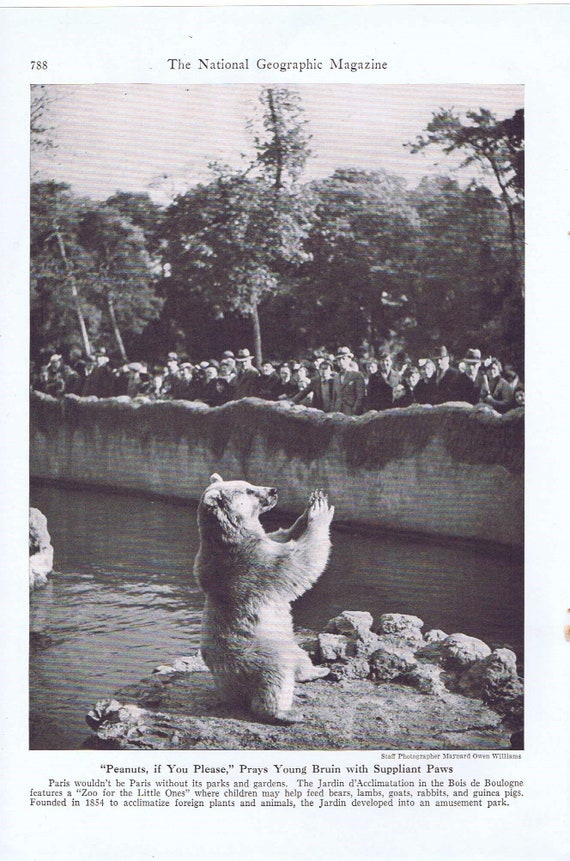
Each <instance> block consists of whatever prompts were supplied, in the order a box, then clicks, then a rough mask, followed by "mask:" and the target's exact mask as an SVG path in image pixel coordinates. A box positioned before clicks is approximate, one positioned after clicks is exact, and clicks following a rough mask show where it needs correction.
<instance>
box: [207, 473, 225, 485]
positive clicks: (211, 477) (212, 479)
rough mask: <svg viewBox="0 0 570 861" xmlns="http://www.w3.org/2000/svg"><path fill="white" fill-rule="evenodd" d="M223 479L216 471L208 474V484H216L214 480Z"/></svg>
mask: <svg viewBox="0 0 570 861" xmlns="http://www.w3.org/2000/svg"><path fill="white" fill-rule="evenodd" d="M223 480H224V479H223V478H222V476H221V475H218V473H217V472H213V473H212V475H211V476H210V484H216V482H218V481H223Z"/></svg>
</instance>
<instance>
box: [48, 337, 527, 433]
mask: <svg viewBox="0 0 570 861" xmlns="http://www.w3.org/2000/svg"><path fill="white" fill-rule="evenodd" d="M32 387H33V388H34V389H36V390H38V391H42V392H45V393H46V394H50V395H53V396H55V397H61V396H63V395H65V394H75V395H79V396H81V397H90V396H95V397H98V398H108V397H117V396H120V395H123V396H124V395H126V396H128V397H130V398H141V397H144V398H147V399H151V400H165V399H172V400H189V401H202V402H203V403H205V404H208V405H209V406H212V407H216V406H221V405H222V404H225V403H227V402H228V401H235V400H239V399H240V398H245V397H257V398H263V399H264V400H269V401H288V402H290V403H293V404H303V405H304V406H308V407H314V408H316V409H319V410H323V411H324V412H340V413H344V414H345V415H351V416H358V415H362V414H363V413H365V412H368V411H370V410H386V409H392V408H395V407H406V406H410V405H412V404H432V405H435V404H442V403H448V402H450V401H460V402H464V403H465V402H466V403H468V404H472V405H476V404H479V403H483V404H487V405H488V406H490V407H492V408H493V409H494V410H496V411H497V412H499V413H505V412H508V411H509V410H511V409H513V408H515V407H517V406H522V405H524V386H523V384H522V382H521V380H520V379H519V376H518V374H517V372H516V371H515V370H514V368H512V367H509V366H505V367H503V365H502V363H501V362H500V361H499V359H497V358H496V357H494V356H488V357H486V358H483V357H482V355H481V351H480V350H479V349H475V348H470V349H468V350H466V351H465V356H463V357H462V358H461V359H460V360H459V361H458V362H457V363H455V364H454V363H453V362H452V358H451V356H450V355H449V352H448V350H447V348H446V347H444V346H439V347H437V348H436V349H434V350H432V351H430V353H429V355H426V356H425V357H423V358H419V359H417V360H416V361H413V360H412V359H411V358H410V357H409V356H408V355H407V354H405V353H402V352H400V353H398V354H396V355H395V356H394V355H392V354H391V353H390V352H388V351H381V352H380V353H379V354H378V355H377V356H371V355H370V354H369V353H367V352H365V351H361V355H360V357H359V358H358V359H357V358H356V357H355V356H354V354H353V352H352V351H351V350H350V348H349V347H340V348H339V349H338V350H337V351H336V353H328V352H327V351H326V350H324V349H322V350H317V351H315V352H314V353H313V354H312V355H311V357H310V358H309V359H306V360H303V361H286V362H269V361H264V362H262V364H261V365H260V367H259V369H258V368H256V367H255V366H254V362H253V356H252V355H251V353H250V351H249V350H248V349H242V350H239V352H237V354H234V353H233V352H232V351H231V350H226V351H225V352H224V353H223V355H222V356H221V357H220V358H219V359H209V360H203V361H200V362H191V361H189V360H187V359H186V358H185V357H182V356H179V355H178V354H177V353H174V352H171V353H169V354H168V356H167V359H166V361H165V362H164V363H163V364H161V365H158V366H154V367H151V366H149V365H148V364H147V363H145V362H128V363H125V364H122V365H120V366H117V367H114V366H113V364H112V362H111V361H110V358H109V356H108V355H107V352H106V350H105V349H104V348H101V349H98V350H96V351H95V354H94V355H93V356H91V357H89V358H87V359H86V358H85V357H84V356H82V355H81V354H80V353H79V352H78V351H77V352H72V353H71V354H70V356H69V359H68V361H67V362H65V361H64V360H63V357H62V355H60V354H58V353H54V354H53V355H52V356H51V357H50V358H49V361H48V362H47V363H46V364H45V365H42V366H41V367H40V369H39V370H38V371H36V372H34V373H33V378H32Z"/></svg>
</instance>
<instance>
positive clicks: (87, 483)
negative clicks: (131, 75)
mask: <svg viewBox="0 0 570 861" xmlns="http://www.w3.org/2000/svg"><path fill="white" fill-rule="evenodd" d="M199 62H202V63H205V62H206V61H205V60H200V61H199ZM213 62H214V61H212V60H208V63H213ZM218 62H221V61H218ZM224 62H225V63H226V65H227V64H228V61H224ZM236 62H242V61H236ZM266 65H268V66H271V64H270V63H269V61H266ZM30 231H31V245H30V285H31V298H30V320H31V334H30V345H31V357H30V358H31V384H30V385H31V409H30V475H31V489H30V505H31V509H30V554H31V555H30V588H31V589H32V593H31V604H30V607H31V609H30V623H31V651H30V747H31V748H32V749H79V748H82V747H85V746H95V747H96V748H99V749H100V748H102V747H103V748H104V747H105V746H108V747H109V748H111V749H169V748H175V749H177V750H181V749H182V750H184V749H192V748H198V749H231V750H235V749H259V750H267V749H293V750H313V749H317V750H333V751H334V750H341V749H373V750H384V749H394V750H402V749H411V750H414V749H428V750H433V749H437V750H440V749H441V750H447V749H449V750H465V749H469V750H471V749H482V750H483V749H491V750H504V749H521V748H522V746H523V674H524V625H523V613H524V601H523V597H524V572H523V478H524V475H523V429H524V403H525V388H524V298H523V297H524V90H523V87H522V86H505V85H502V86H500V85H489V86H482V85H478V86H474V85H445V86H423V85H419V86H418V85H409V86H406V85H395V86H389V85H386V86H374V85H335V86H331V85H312V86H311V85H301V86H285V85H281V84H271V83H268V84H267V85H259V86H258V85H246V86H240V85H219V86H215V85H211V86H208V85H194V86H186V87H182V86H166V85H148V84H140V85H133V84H124V85H119V84H112V85H108V84H103V85H80V86H70V85H60V86H57V85H37V86H32V88H31V196H30ZM262 515H263V516H262ZM260 517H261V520H260Z"/></svg>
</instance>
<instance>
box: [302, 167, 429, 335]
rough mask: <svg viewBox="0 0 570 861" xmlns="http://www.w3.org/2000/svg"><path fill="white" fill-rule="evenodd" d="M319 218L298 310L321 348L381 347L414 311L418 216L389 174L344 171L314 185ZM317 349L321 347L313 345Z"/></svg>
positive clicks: (401, 183)
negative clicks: (411, 289) (411, 293)
mask: <svg viewBox="0 0 570 861" xmlns="http://www.w3.org/2000/svg"><path fill="white" fill-rule="evenodd" d="M312 192H313V194H314V196H315V198H316V201H317V203H316V210H315V220H314V224H313V228H312V231H311V235H310V240H309V244H308V248H309V250H310V251H311V254H312V261H311V262H308V263H307V264H306V265H305V266H304V267H303V272H302V286H301V287H300V289H299V291H298V293H297V297H296V307H298V313H299V316H300V317H301V319H302V324H303V325H304V326H305V328H306V329H307V330H310V329H311V328H313V330H314V327H315V322H316V321H317V320H318V331H319V334H318V338H319V343H321V342H324V343H330V344H336V345H337V346H338V345H339V344H342V343H348V344H353V345H354V344H357V343H360V342H362V341H366V342H368V343H369V344H375V345H377V344H378V343H380V342H384V341H387V340H390V339H391V338H392V336H393V333H394V331H395V330H396V329H397V328H398V323H399V320H400V319H401V318H402V316H404V315H405V314H406V307H407V301H408V300H407V285H408V283H409V278H410V271H409V270H410V267H411V265H412V263H413V250H414V239H415V234H416V221H417V217H416V214H415V212H414V210H413V208H412V207H411V206H410V205H409V203H408V202H407V199H406V198H407V191H406V187H405V183H404V181H403V180H401V179H400V178H399V177H396V176H394V175H393V174H390V173H388V172H387V171H383V170H378V171H372V172H367V171H362V170H357V169H342V170H337V171H335V173H334V174H333V175H332V176H331V177H328V178H327V179H324V180H321V181H318V182H315V183H313V184H312ZM313 346H314V345H313Z"/></svg>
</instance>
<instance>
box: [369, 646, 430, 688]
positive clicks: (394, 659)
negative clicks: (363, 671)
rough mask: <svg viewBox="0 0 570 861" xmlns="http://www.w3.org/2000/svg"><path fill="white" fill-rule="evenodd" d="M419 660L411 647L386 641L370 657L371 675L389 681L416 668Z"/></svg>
mask: <svg viewBox="0 0 570 861" xmlns="http://www.w3.org/2000/svg"><path fill="white" fill-rule="evenodd" d="M417 664H418V662H417V660H416V659H415V657H414V653H413V652H412V650H411V649H407V648H406V647H404V646H393V645H390V644H389V643H386V644H385V645H384V646H382V648H380V649H378V650H377V651H376V652H374V654H373V655H372V656H371V658H370V675H371V678H373V679H374V680H375V681H377V682H389V681H391V680H392V679H396V678H398V676H401V675H403V674H405V673H409V672H410V671H411V670H413V669H415V667H416V666H417Z"/></svg>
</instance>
